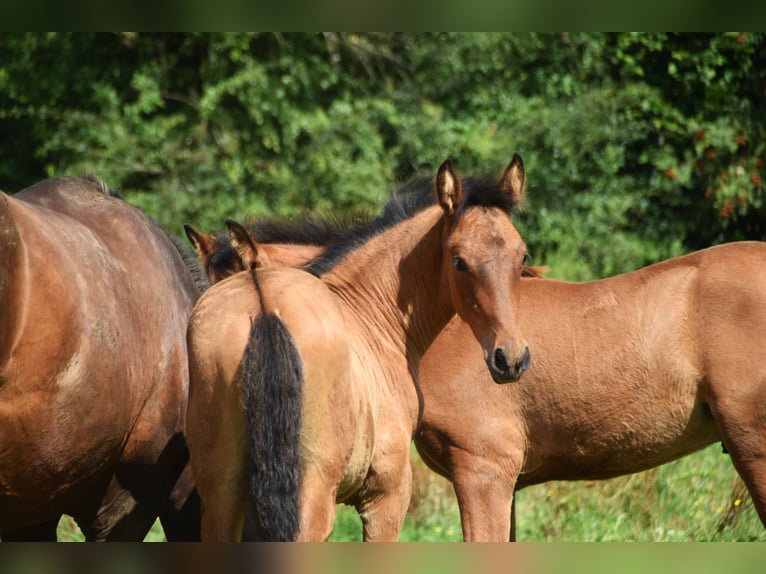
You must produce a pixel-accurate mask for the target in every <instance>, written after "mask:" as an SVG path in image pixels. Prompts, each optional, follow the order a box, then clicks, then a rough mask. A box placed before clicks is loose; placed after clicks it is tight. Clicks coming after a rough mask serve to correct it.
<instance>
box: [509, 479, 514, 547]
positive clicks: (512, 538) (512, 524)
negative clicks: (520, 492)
mask: <svg viewBox="0 0 766 574" xmlns="http://www.w3.org/2000/svg"><path fill="white" fill-rule="evenodd" d="M508 540H509V541H510V542H516V492H515V491H514V493H513V499H511V535H510V537H509V538H508Z"/></svg>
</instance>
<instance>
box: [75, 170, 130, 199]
mask: <svg viewBox="0 0 766 574" xmlns="http://www.w3.org/2000/svg"><path fill="white" fill-rule="evenodd" d="M80 179H82V180H84V181H87V182H88V183H92V184H93V185H95V186H96V189H98V191H100V192H101V193H103V194H104V195H108V196H109V197H116V198H118V199H124V198H123V197H122V194H121V193H120V192H119V191H115V190H113V189H111V188H110V187H109V186H108V185H107V183H106V181H104V180H103V179H102V178H101V177H100V176H98V175H96V174H95V173H93V172H92V171H89V172H88V173H86V174H84V175H83V176H82V177H80Z"/></svg>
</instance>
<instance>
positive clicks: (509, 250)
mask: <svg viewBox="0 0 766 574" xmlns="http://www.w3.org/2000/svg"><path fill="white" fill-rule="evenodd" d="M523 185H524V169H523V165H522V162H521V158H519V157H518V156H514V159H513V161H512V162H511V163H510V165H509V166H508V168H507V169H506V171H505V173H504V175H503V177H502V178H501V180H500V183H499V184H497V183H494V182H490V181H489V180H477V179H466V180H463V181H461V180H460V179H459V178H458V177H457V176H456V175H455V173H454V172H453V171H452V168H451V166H450V164H449V162H445V163H444V164H443V165H442V166H441V168H440V169H439V171H438V173H437V177H436V190H437V197H438V205H435V204H434V202H433V199H432V197H431V193H432V192H431V193H429V194H428V196H427V197H424V196H423V194H414V193H411V194H403V195H402V196H401V197H400V201H398V202H391V203H389V205H388V207H387V209H386V211H385V212H384V214H383V215H382V216H381V217H379V218H377V219H375V220H374V221H373V222H371V223H370V224H368V225H366V226H362V227H360V228H357V229H356V230H355V232H354V233H351V234H347V235H345V236H344V238H343V239H342V240H340V241H339V242H337V243H335V244H333V245H332V246H330V247H329V248H328V249H327V250H326V251H325V252H324V253H323V254H322V256H321V257H319V258H317V259H316V260H314V261H313V262H312V263H311V265H310V266H309V267H308V268H307V270H308V272H307V271H303V270H298V269H292V268H282V267H267V268H262V269H261V268H257V255H256V256H255V257H249V258H248V257H246V262H249V263H250V269H249V270H248V272H245V273H239V274H236V275H234V276H232V277H230V278H228V279H226V280H225V281H221V282H219V283H217V284H216V285H213V287H211V288H210V290H208V291H207V292H206V293H205V295H203V297H202V298H201V299H200V301H199V302H198V303H197V305H196V307H195V310H194V312H193V314H192V317H191V320H190V323H189V331H188V342H189V359H190V368H191V372H190V375H191V386H190V394H189V408H188V413H187V428H188V440H189V451H190V455H191V463H192V468H193V470H194V476H195V479H196V482H197V487H198V489H199V493H200V497H201V499H202V509H203V519H202V522H203V526H202V537H203V540H237V539H239V538H240V537H241V535H242V532H243V525H244V523H245V519H246V516H247V515H248V510H249V514H250V516H249V518H250V520H252V522H253V523H254V525H255V526H254V529H255V534H256V535H257V537H258V538H260V539H265V540H293V539H296V540H326V539H327V538H328V537H329V535H330V533H331V530H332V525H333V520H334V512H335V504H336V501H337V502H346V503H348V504H352V505H354V506H355V507H356V508H357V510H358V511H359V513H360V515H361V517H362V522H363V526H364V538H365V540H395V539H396V538H397V537H398V535H399V531H400V529H401V524H402V521H403V520H404V515H405V513H406V510H407V506H408V503H409V498H410V486H411V471H410V467H409V447H410V443H411V440H412V436H413V433H414V431H415V428H416V426H417V423H418V419H419V414H420V411H421V409H422V404H421V401H420V399H419V396H418V395H419V391H418V384H417V379H418V377H417V365H418V363H419V360H420V357H421V356H422V354H423V353H424V351H425V349H426V348H427V347H428V346H429V345H430V343H431V342H432V341H433V339H434V338H435V337H436V335H437V334H438V332H439V331H440V330H441V329H442V328H443V327H444V325H446V324H447V322H448V321H449V319H450V318H451V317H452V316H453V315H454V313H455V312H457V313H458V314H460V315H461V316H462V317H463V318H464V320H465V321H466V322H467V324H469V325H470V326H471V328H472V330H473V332H474V336H475V337H476V338H477V339H478V341H480V344H479V348H480V349H481V350H479V351H477V352H479V353H480V354H482V352H483V355H484V357H485V361H486V363H485V364H486V367H485V368H488V369H489V371H490V373H492V376H493V378H494V379H495V380H497V381H508V380H517V379H518V378H519V377H520V376H521V374H522V372H524V370H525V369H526V368H527V366H528V365H529V360H530V354H529V349H528V347H527V345H526V343H524V342H523V340H522V339H521V335H520V332H519V330H518V329H517V327H516V324H515V319H514V317H515V313H516V310H515V307H516V303H517V296H518V286H519V282H520V275H521V269H522V266H523V260H524V257H525V254H526V248H525V246H524V243H523V241H522V240H521V238H520V237H519V235H518V233H517V231H516V230H515V228H514V227H513V225H512V223H511V219H510V212H511V210H512V208H513V207H514V206H515V205H516V204H517V203H518V202H519V201H520V199H521V195H522V190H523ZM464 187H465V189H464ZM250 249H251V252H252V253H253V254H256V253H257V247H256V246H255V245H254V244H253V245H251V246H250ZM243 407H244V408H243ZM248 490H250V492H248Z"/></svg>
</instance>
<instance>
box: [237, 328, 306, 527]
mask: <svg viewBox="0 0 766 574" xmlns="http://www.w3.org/2000/svg"><path fill="white" fill-rule="evenodd" d="M242 385H243V393H244V405H245V429H246V434H247V452H248V466H249V473H248V474H249V485H250V486H249V488H250V498H251V512H253V514H254V516H255V517H256V523H257V531H258V533H259V537H260V538H263V539H264V540H268V541H290V540H293V539H294V538H295V535H296V533H297V531H298V521H299V514H300V512H299V508H298V498H299V491H300V483H301V454H300V444H299V441H300V431H301V407H302V385H303V366H302V361H301V357H300V353H299V352H298V349H297V347H296V346H295V342H294V340H293V338H292V336H291V335H290V333H289V331H288V330H287V328H286V327H285V325H284V323H282V320H281V319H280V318H279V317H278V316H277V315H274V314H267V313H261V314H259V315H257V316H256V317H255V318H254V319H253V323H252V328H251V331H250V337H249V340H248V343H247V347H246V348H245V354H244V357H243V360H242Z"/></svg>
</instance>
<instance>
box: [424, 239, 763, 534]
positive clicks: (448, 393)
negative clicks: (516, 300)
mask: <svg viewBox="0 0 766 574" xmlns="http://www.w3.org/2000/svg"><path fill="white" fill-rule="evenodd" d="M765 285H766V244H762V243H750V242H744V243H733V244H725V245H720V246H717V247H711V248H709V249H706V250H703V251H699V252H696V253H692V254H689V255H686V256H683V257H678V258H675V259H671V260H668V261H665V262H662V263H658V264H656V265H652V266H649V267H646V268H644V269H641V270H638V271H633V272H631V273H627V274H624V275H620V276H616V277H612V278H609V279H603V280H599V281H593V282H586V283H568V282H563V281H555V280H548V279H542V278H541V279H524V280H522V282H521V303H520V321H521V329H522V331H523V332H524V334H525V336H526V337H527V340H528V341H529V344H530V345H531V346H532V348H533V349H534V350H535V362H534V365H533V367H532V368H531V369H530V370H529V372H528V373H527V374H526V375H525V378H524V384H520V385H495V384H494V383H493V382H492V379H491V378H489V377H487V376H486V374H485V373H484V372H483V369H482V364H481V362H480V361H477V360H476V356H475V355H476V353H478V351H479V350H478V349H477V348H476V344H475V343H474V342H473V339H472V337H471V330H470V329H469V328H468V326H467V325H465V324H463V323H462V322H461V321H459V320H453V321H451V323H450V324H449V325H448V326H447V327H446V328H445V330H444V331H443V332H442V334H441V335H440V336H439V337H438V338H437V339H436V341H435V342H434V344H433V345H432V346H431V347H430V348H429V349H428V351H427V353H426V354H425V357H424V358H423V360H422V362H421V366H420V385H421V386H420V389H421V392H422V394H423V405H424V409H423V418H422V423H421V425H420V427H419V429H418V432H417V434H416V436H415V443H416V445H417V448H418V451H419V452H420V454H421V456H422V457H423V459H424V461H425V462H426V463H427V464H428V465H429V466H430V467H431V468H433V469H434V470H436V471H437V472H439V473H440V474H442V475H444V476H445V477H447V478H448V479H450V480H451V481H452V482H453V484H454V487H455V492H456V494H457V498H458V503H459V506H460V512H461V519H462V524H463V535H464V538H465V539H466V540H508V539H509V530H510V528H511V519H510V513H511V505H512V500H513V493H514V489H520V488H524V487H526V486H530V485H533V484H538V483H542V482H545V481H549V480H582V479H603V478H610V477H614V476H618V475H624V474H628V473H634V472H638V471H642V470H646V469H649V468H652V467H655V466H657V465H660V464H663V463H666V462H669V461H671V460H673V459H676V458H679V457H682V456H684V455H686V454H689V453H691V452H693V451H696V450H698V449H701V448H703V447H705V446H707V445H710V444H711V443H714V442H717V441H722V442H723V444H724V446H725V448H726V450H728V452H729V453H730V455H731V459H732V462H733V463H734V466H735V467H736V469H737V470H738V471H739V473H740V475H741V476H742V479H743V480H744V482H745V484H746V485H747V487H748V489H749V490H750V494H751V495H752V498H753V501H754V504H755V506H756V508H757V511H758V514H759V516H760V518H761V521H762V522H764V523H765V524H766V401H765V400H764V398H766V366H764V364H763V361H762V360H761V352H762V346H763V341H762V340H763V338H764V336H765V335H766V289H764V286H765Z"/></svg>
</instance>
